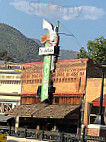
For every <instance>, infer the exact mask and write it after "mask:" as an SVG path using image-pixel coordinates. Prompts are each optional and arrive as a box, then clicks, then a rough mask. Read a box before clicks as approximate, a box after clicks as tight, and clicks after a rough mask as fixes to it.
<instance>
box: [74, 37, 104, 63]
mask: <svg viewBox="0 0 106 142" xmlns="http://www.w3.org/2000/svg"><path fill="white" fill-rule="evenodd" d="M87 50H88V52H87V51H86V50H85V49H84V47H81V49H80V53H79V54H77V57H78V58H90V59H92V60H93V61H94V63H98V64H101V63H106V39H105V38H104V37H103V36H102V37H100V38H96V39H95V40H94V41H88V43H87Z"/></svg>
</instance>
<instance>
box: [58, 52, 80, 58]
mask: <svg viewBox="0 0 106 142" xmlns="http://www.w3.org/2000/svg"><path fill="white" fill-rule="evenodd" d="M77 54H78V52H76V51H72V50H61V51H60V57H59V60H65V59H76V58H77Z"/></svg>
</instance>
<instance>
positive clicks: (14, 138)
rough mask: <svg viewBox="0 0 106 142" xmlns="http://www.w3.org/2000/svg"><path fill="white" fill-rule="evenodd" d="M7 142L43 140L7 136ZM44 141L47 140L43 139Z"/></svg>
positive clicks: (35, 141) (36, 141)
mask: <svg viewBox="0 0 106 142" xmlns="http://www.w3.org/2000/svg"><path fill="white" fill-rule="evenodd" d="M7 142H44V141H38V140H34V139H25V138H16V137H12V136H7ZM45 142H47V141H45Z"/></svg>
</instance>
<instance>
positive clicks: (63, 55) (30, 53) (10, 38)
mask: <svg viewBox="0 0 106 142" xmlns="http://www.w3.org/2000/svg"><path fill="white" fill-rule="evenodd" d="M40 46H42V44H41V43H40V41H39V40H37V39H30V38H27V37H26V36H24V35H23V34H22V33H21V32H20V31H18V30H17V29H15V28H13V27H11V26H9V25H6V24H2V23H0V52H2V51H7V53H8V56H9V57H11V58H12V59H13V60H14V62H16V63H25V62H39V61H42V60H43V57H42V56H39V55H38V49H39V47H40ZM76 55H77V52H74V51H68V50H62V51H60V58H59V59H62V60H63V59H72V58H77V56H76Z"/></svg>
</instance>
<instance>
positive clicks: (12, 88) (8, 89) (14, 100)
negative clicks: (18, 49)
mask: <svg viewBox="0 0 106 142" xmlns="http://www.w3.org/2000/svg"><path fill="white" fill-rule="evenodd" d="M20 94H21V65H20V64H15V63H2V64H0V114H4V113H5V112H6V111H9V110H11V109H13V108H14V107H16V106H17V105H19V104H20Z"/></svg>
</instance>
